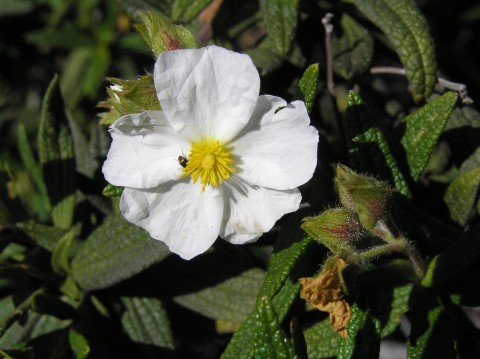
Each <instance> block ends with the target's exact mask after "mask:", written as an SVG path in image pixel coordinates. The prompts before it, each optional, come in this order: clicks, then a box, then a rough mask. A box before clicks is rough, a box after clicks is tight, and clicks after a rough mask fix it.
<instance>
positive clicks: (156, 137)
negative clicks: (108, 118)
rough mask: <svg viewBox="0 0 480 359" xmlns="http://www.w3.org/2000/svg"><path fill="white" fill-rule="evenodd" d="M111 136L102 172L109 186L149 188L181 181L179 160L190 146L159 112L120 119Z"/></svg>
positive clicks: (148, 112) (187, 151)
mask: <svg viewBox="0 0 480 359" xmlns="http://www.w3.org/2000/svg"><path fill="white" fill-rule="evenodd" d="M110 133H111V135H112V139H113V141H112V145H111V146H110V150H109V151H108V154H107V160H106V161H105V163H104V164H103V168H102V171H103V174H104V175H105V179H106V180H107V181H108V182H110V183H111V184H114V185H116V186H125V187H132V188H151V187H155V186H158V185H159V184H161V183H165V182H168V181H171V180H173V179H178V178H180V175H181V174H182V171H181V169H182V167H181V166H180V164H179V163H178V156H181V155H182V153H185V154H188V153H189V151H190V144H189V143H188V142H187V141H185V140H184V139H183V138H182V137H180V136H179V135H178V134H177V133H176V132H175V131H174V129H173V128H172V127H171V126H170V124H169V123H168V121H166V119H165V115H164V114H163V113H162V112H161V111H147V112H144V113H141V114H133V115H127V116H123V117H120V118H119V119H118V120H117V121H115V123H114V124H113V125H112V126H111V128H110Z"/></svg>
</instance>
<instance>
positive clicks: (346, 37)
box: [332, 13, 373, 79]
mask: <svg viewBox="0 0 480 359" xmlns="http://www.w3.org/2000/svg"><path fill="white" fill-rule="evenodd" d="M340 24H341V28H340V30H341V31H340V32H339V31H335V33H334V36H333V38H332V58H333V69H334V70H335V72H336V73H337V74H339V75H341V76H343V77H344V78H346V79H350V78H352V77H353V76H355V75H358V74H361V73H362V72H365V71H366V70H367V68H368V65H369V64H370V61H371V59H372V57H373V39H372V37H371V36H370V34H369V33H368V31H367V30H366V29H365V28H364V27H363V26H361V25H360V24H359V23H358V22H356V21H355V20H354V19H353V18H352V17H350V16H349V15H347V14H346V13H344V14H342V19H341V20H340Z"/></svg>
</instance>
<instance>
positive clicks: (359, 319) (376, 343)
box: [338, 304, 380, 359]
mask: <svg viewBox="0 0 480 359" xmlns="http://www.w3.org/2000/svg"><path fill="white" fill-rule="evenodd" d="M351 311H352V312H351V314H352V316H351V318H350V321H349V322H348V325H347V331H348V337H347V338H344V339H343V340H342V342H341V345H340V349H339V353H338V358H339V359H347V358H348V359H353V358H359V359H360V358H361V359H368V358H372V359H373V358H375V359H376V358H378V357H379V354H380V323H379V322H378V321H377V320H376V319H374V318H373V317H372V316H370V313H369V312H368V311H365V310H362V309H361V308H360V307H359V306H358V305H357V304H355V305H353V306H352V307H351Z"/></svg>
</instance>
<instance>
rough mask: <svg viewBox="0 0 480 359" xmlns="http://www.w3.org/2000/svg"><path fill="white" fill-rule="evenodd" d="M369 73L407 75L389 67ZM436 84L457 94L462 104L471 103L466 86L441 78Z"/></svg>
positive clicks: (402, 70)
mask: <svg viewBox="0 0 480 359" xmlns="http://www.w3.org/2000/svg"><path fill="white" fill-rule="evenodd" d="M370 73H371V74H391V75H401V76H406V75H407V71H406V70H405V69H403V68H401V67H389V66H378V67H372V68H371V69H370ZM437 83H438V84H439V85H440V86H442V87H443V88H446V89H447V90H452V91H456V92H458V94H459V95H460V98H461V99H462V102H463V103H464V104H466V105H468V104H472V103H473V100H472V99H471V98H470V97H469V96H468V93H467V86H466V85H465V84H461V83H457V82H452V81H448V80H445V79H443V78H441V77H439V78H438V82H437Z"/></svg>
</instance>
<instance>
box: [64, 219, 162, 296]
mask: <svg viewBox="0 0 480 359" xmlns="http://www.w3.org/2000/svg"><path fill="white" fill-rule="evenodd" d="M169 253H170V252H169V251H168V249H167V247H166V246H165V245H164V244H163V243H162V242H159V241H156V240H154V239H152V238H150V236H149V235H148V233H147V232H145V231H144V230H143V229H141V228H139V227H137V226H135V225H133V224H130V223H128V222H127V221H125V220H123V219H122V218H119V217H108V218H107V219H106V220H105V221H104V223H103V224H102V225H101V226H99V227H98V228H97V229H96V230H95V231H94V232H93V233H92V234H91V235H90V236H89V237H88V238H87V240H86V241H85V242H84V243H82V244H81V245H80V246H79V248H78V250H77V252H76V253H75V256H74V257H73V260H72V276H73V278H74V279H75V281H76V282H77V283H78V284H79V285H80V286H81V287H82V288H83V289H86V290H93V289H101V288H107V287H109V286H111V285H113V284H115V283H118V282H120V281H122V280H124V279H127V278H130V277H131V276H133V275H135V274H137V273H139V272H140V271H142V270H143V269H145V268H147V267H149V266H151V265H152V264H154V263H157V262H159V261H161V260H162V259H164V258H165V257H166V256H167V255H168V254H169Z"/></svg>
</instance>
